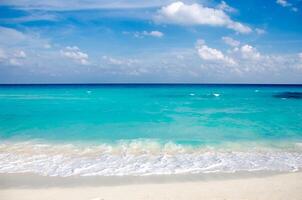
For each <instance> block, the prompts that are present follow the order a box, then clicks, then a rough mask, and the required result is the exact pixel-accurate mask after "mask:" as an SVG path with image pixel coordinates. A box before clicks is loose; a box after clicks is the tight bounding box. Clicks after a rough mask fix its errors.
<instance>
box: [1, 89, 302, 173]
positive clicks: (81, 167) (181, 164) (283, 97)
mask: <svg viewBox="0 0 302 200" xmlns="http://www.w3.org/2000/svg"><path fill="white" fill-rule="evenodd" d="M301 167H302V85H232V84H230V85H219V84H107V85H106V84H90V85H89V84H88V85H81V84H79V85H72V84H70V85H64V84H63V85H1V86H0V173H26V172H29V173H36V174H41V175H45V176H63V177H64V176H72V175H80V176H96V175H100V176H122V175H154V174H157V175H160V174H184V173H191V174H192V173H217V172H226V173H233V172H238V171H297V170H299V169H300V168H301Z"/></svg>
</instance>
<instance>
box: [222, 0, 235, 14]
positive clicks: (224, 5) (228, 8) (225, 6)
mask: <svg viewBox="0 0 302 200" xmlns="http://www.w3.org/2000/svg"><path fill="white" fill-rule="evenodd" d="M217 8H218V9H219V10H224V11H225V12H230V13H235V12H237V10H236V9H235V8H233V7H231V6H229V5H228V4H227V3H226V2H225V1H221V3H220V4H218V6H217Z"/></svg>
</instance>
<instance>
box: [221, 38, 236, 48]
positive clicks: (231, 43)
mask: <svg viewBox="0 0 302 200" xmlns="http://www.w3.org/2000/svg"><path fill="white" fill-rule="evenodd" d="M222 40H223V41H224V43H226V44H227V45H229V46H232V47H237V46H239V45H240V42H239V41H237V40H234V39H233V38H231V37H227V36H225V37H222Z"/></svg>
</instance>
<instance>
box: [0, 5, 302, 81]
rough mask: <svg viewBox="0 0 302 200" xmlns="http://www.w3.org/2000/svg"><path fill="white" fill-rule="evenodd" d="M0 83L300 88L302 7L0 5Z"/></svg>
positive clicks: (301, 79)
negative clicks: (280, 85)
mask: <svg viewBox="0 0 302 200" xmlns="http://www.w3.org/2000/svg"><path fill="white" fill-rule="evenodd" d="M0 70H1V71H0V83H110V82H134V83H137V82H144V83H149V82H166V83H172V82H184V83H187V82H192V83H302V1H301V0H267V1H263V0H245V1H235V0H226V1H214V0H200V1H194V0H192V1H191V0H189V1H171V0H149V1H141V0H140V1H139V0H120V1H110V0H89V1H84V0H69V1H60V0H49V1H45V2H43V1H37V0H2V1H0Z"/></svg>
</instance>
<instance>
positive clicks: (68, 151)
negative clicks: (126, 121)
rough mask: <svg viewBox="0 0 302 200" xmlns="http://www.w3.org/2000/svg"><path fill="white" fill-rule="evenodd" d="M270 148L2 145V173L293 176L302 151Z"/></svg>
mask: <svg viewBox="0 0 302 200" xmlns="http://www.w3.org/2000/svg"><path fill="white" fill-rule="evenodd" d="M298 147H299V151H296V150H295V151H293V150H285V149H280V148H277V149H273V148H267V147H266V148H254V149H249V150H248V149H241V150H240V149H236V148H212V147H200V148H196V147H188V146H183V145H178V144H174V143H171V142H168V143H165V144H160V143H158V142H154V141H132V142H120V143H118V144H102V145H75V144H48V143H35V142H3V143H1V144H0V173H26V172H30V173H36V174H40V175H45V176H62V177H66V176H73V175H80V176H96V175H101V176H122V175H155V174H156V175H160V174H181V173H210V172H236V171H257V170H270V171H297V170H299V169H300V168H301V167H302V151H300V149H301V148H300V145H298Z"/></svg>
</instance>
